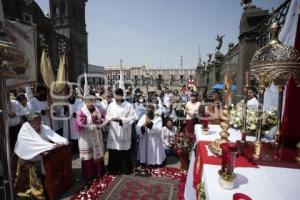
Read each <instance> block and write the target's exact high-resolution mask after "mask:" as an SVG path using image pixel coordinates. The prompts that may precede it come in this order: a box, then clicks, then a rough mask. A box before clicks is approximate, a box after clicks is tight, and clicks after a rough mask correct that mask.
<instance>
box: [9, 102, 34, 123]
mask: <svg viewBox="0 0 300 200" xmlns="http://www.w3.org/2000/svg"><path fill="white" fill-rule="evenodd" d="M8 110H9V112H14V113H15V114H16V116H15V117H9V118H8V126H9V127H13V126H16V125H19V124H20V123H21V117H22V116H26V115H28V114H29V110H28V109H27V108H25V107H23V106H22V105H21V103H20V102H18V101H16V100H10V102H9V105H8Z"/></svg>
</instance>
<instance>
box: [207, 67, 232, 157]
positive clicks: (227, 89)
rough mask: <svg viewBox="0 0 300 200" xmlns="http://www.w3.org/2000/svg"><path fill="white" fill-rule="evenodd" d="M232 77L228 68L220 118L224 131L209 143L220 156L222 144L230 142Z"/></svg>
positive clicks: (212, 149) (210, 147)
mask: <svg viewBox="0 0 300 200" xmlns="http://www.w3.org/2000/svg"><path fill="white" fill-rule="evenodd" d="M231 85H232V79H231V74H230V72H229V70H227V72H226V74H225V78H224V93H225V94H224V96H225V98H224V99H225V100H224V101H225V105H224V107H223V110H222V116H221V120H220V127H221V129H222V131H221V132H220V137H221V138H218V139H216V140H215V141H214V142H212V143H210V144H209V145H208V148H209V150H210V151H211V152H212V153H213V154H215V155H218V156H220V155H221V154H222V149H221V148H220V145H221V144H223V143H227V142H229V139H228V137H229V135H230V134H229V132H228V129H229V128H230V124H229V105H230V104H231V100H232V91H231Z"/></svg>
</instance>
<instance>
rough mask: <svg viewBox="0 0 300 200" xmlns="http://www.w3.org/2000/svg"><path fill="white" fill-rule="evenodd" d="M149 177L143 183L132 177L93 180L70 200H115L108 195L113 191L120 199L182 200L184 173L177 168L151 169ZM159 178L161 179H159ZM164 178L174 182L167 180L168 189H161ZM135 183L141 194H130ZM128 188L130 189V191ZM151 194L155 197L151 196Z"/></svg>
mask: <svg viewBox="0 0 300 200" xmlns="http://www.w3.org/2000/svg"><path fill="white" fill-rule="evenodd" d="M151 175H152V176H151V177H150V178H144V179H145V180H147V181H144V182H142V183H141V182H140V181H139V180H140V178H141V177H137V176H134V175H132V176H117V177H115V176H110V175H106V176H104V177H102V178H99V179H95V180H93V181H92V182H91V183H90V184H89V185H88V186H86V187H85V188H84V189H83V190H82V191H80V192H78V193H76V194H75V195H74V196H73V197H71V200H82V199H91V200H96V199H105V198H107V199H115V198H110V197H112V196H111V195H109V192H111V191H114V192H113V194H115V193H116V194H118V195H123V196H122V198H121V199H166V198H164V197H166V195H175V196H172V197H175V199H179V200H183V199H184V198H183V195H184V186H185V181H186V172H185V171H183V170H180V169H177V168H168V167H165V168H158V169H152V170H151ZM122 177H131V178H129V179H128V178H126V179H124V178H123V179H122ZM155 177H156V178H155ZM159 177H161V178H162V179H159ZM166 178H171V179H175V180H176V181H174V182H172V181H170V179H169V184H168V185H169V187H161V186H162V185H163V184H165V185H164V186H166V180H167V179H166ZM141 179H143V178H141ZM132 180H135V181H132ZM137 180H138V181H137ZM155 181H156V182H157V184H155V186H154V187H153V186H152V187H149V186H151V184H153V183H154V182H155ZM137 182H139V183H140V184H141V185H143V190H142V192H141V191H139V192H138V193H136V192H132V191H133V190H132V188H133V189H137V188H136V186H137ZM172 183H173V184H172ZM120 185H122V186H120ZM172 185H173V187H174V186H176V187H177V188H173V189H171V188H172ZM129 188H131V190H130V189H129ZM166 188H168V189H166ZM128 190H129V191H128ZM161 190H163V191H165V192H163V191H161ZM116 191H118V192H116ZM124 191H125V192H124ZM172 191H174V192H175V191H176V193H177V194H172ZM162 193H164V195H162ZM136 194H138V198H134V197H136ZM142 194H143V195H142ZM149 194H151V195H149ZM152 194H155V195H154V196H153V195H152ZM160 194H161V195H160ZM124 195H125V196H124ZM126 195H127V196H126ZM125 197H130V198H125ZM154 197H155V198H154ZM167 199H168V198H167Z"/></svg>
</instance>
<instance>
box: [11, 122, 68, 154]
mask: <svg viewBox="0 0 300 200" xmlns="http://www.w3.org/2000/svg"><path fill="white" fill-rule="evenodd" d="M49 141H51V142H53V143H50V142H49ZM56 144H68V141H67V140H66V139H65V138H63V137H61V136H60V135H58V134H57V133H55V132H54V131H53V130H52V129H51V128H50V127H48V126H46V125H41V132H40V134H39V133H37V132H36V131H35V130H34V129H33V128H32V126H31V125H30V124H29V123H28V122H25V123H24V124H23V125H22V128H21V129H20V132H19V135H18V139H17V142H16V145H15V149H14V152H15V153H16V155H17V156H18V157H19V158H21V159H23V160H39V159H40V158H41V157H40V156H39V155H40V154H41V153H43V152H45V151H49V150H51V149H53V148H55V146H56Z"/></svg>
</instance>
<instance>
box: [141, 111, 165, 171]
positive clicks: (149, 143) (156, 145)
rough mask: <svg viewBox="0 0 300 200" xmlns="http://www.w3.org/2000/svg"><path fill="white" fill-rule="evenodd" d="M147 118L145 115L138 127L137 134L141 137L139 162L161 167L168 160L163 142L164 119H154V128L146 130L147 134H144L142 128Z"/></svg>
mask: <svg viewBox="0 0 300 200" xmlns="http://www.w3.org/2000/svg"><path fill="white" fill-rule="evenodd" d="M145 118H146V116H145V115H143V117H142V118H141V119H140V120H139V122H138V124H137V126H136V132H137V134H138V135H139V137H140V144H139V153H138V160H139V161H140V163H146V161H147V164H149V165H161V164H162V163H163V162H164V160H165V159H166V153H165V150H164V147H163V142H162V119H161V117H157V116H156V117H154V119H153V120H152V122H153V126H152V128H151V129H148V128H146V131H145V133H144V134H142V131H141V127H142V126H143V124H144V122H145ZM146 157H147V158H146Z"/></svg>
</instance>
